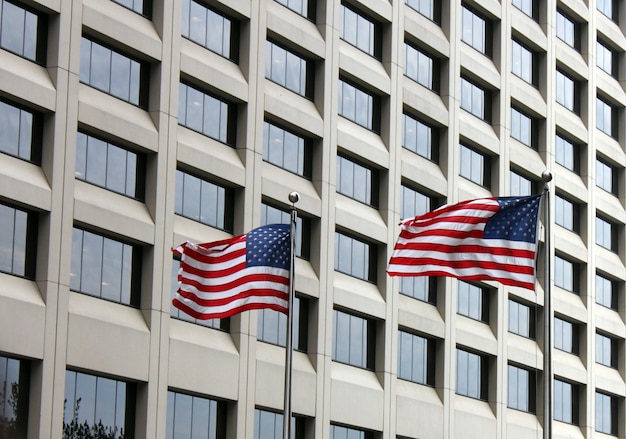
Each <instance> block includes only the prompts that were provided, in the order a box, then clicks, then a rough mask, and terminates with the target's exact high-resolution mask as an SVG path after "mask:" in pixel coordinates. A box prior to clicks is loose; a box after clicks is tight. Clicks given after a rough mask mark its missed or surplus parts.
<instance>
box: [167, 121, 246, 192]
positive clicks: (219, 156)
mask: <svg viewBox="0 0 626 439" xmlns="http://www.w3.org/2000/svg"><path fill="white" fill-rule="evenodd" d="M177 146H178V147H177V150H176V160H177V161H178V162H179V163H184V164H186V165H188V166H190V167H193V168H195V169H197V170H200V171H202V173H206V174H207V175H215V176H218V175H219V178H220V179H222V180H226V181H228V182H230V183H232V184H234V185H237V186H240V187H243V186H245V183H246V172H245V168H244V166H243V163H242V162H241V158H240V157H239V154H237V150H236V149H234V148H231V147H230V146H228V145H224V144H223V143H221V142H218V141H217V140H213V139H211V138H209V137H206V136H203V135H202V134H200V133H196V132H195V131H192V130H190V129H187V128H185V127H182V126H178V143H177Z"/></svg>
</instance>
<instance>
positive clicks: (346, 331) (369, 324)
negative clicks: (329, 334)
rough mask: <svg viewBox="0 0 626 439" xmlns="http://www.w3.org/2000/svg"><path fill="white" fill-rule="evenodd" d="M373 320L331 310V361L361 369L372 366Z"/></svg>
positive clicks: (371, 367)
mask: <svg viewBox="0 0 626 439" xmlns="http://www.w3.org/2000/svg"><path fill="white" fill-rule="evenodd" d="M374 326H375V324H374V322H373V321H372V320H368V319H366V318H363V317H359V316H356V315H352V314H348V313H346V312H343V311H338V310H334V311H333V330H334V333H333V352H332V358H333V361H338V362H340V363H345V364H349V365H351V366H356V367H360V368H363V369H373V367H374Z"/></svg>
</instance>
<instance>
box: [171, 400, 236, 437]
mask: <svg viewBox="0 0 626 439" xmlns="http://www.w3.org/2000/svg"><path fill="white" fill-rule="evenodd" d="M226 424H227V422H226V404H225V403H224V402H222V401H218V400H215V399H211V398H205V397H202V396H192V395H187V394H184V393H179V392H173V391H171V390H170V391H168V392H167V421H166V430H165V431H166V433H165V438H166V439H218V438H223V437H227V432H226Z"/></svg>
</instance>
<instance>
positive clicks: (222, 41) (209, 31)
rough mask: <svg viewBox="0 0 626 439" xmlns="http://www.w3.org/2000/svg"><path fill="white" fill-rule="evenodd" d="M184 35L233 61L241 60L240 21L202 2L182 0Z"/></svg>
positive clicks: (182, 32)
mask: <svg viewBox="0 0 626 439" xmlns="http://www.w3.org/2000/svg"><path fill="white" fill-rule="evenodd" d="M182 4H183V11H182V29H181V34H182V36H183V37H185V38H188V39H189V40H191V41H193V42H194V43H197V44H199V45H201V46H202V47H206V48H207V49H209V50H210V51H212V52H215V53H217V54H218V55H221V56H223V57H224V58H226V59H229V60H231V61H233V62H237V61H238V60H239V23H238V22H237V21H236V20H232V19H231V18H229V17H226V16H225V15H224V14H222V13H221V12H217V11H214V10H213V9H210V8H208V7H206V6H205V5H204V4H202V3H200V2H196V1H194V0H182Z"/></svg>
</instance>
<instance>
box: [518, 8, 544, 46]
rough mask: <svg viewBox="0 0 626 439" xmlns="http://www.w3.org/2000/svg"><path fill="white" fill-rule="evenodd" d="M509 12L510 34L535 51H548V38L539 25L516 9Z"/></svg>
mask: <svg viewBox="0 0 626 439" xmlns="http://www.w3.org/2000/svg"><path fill="white" fill-rule="evenodd" d="M509 10H510V11H511V21H510V23H511V28H512V34H513V36H514V37H515V38H516V39H519V40H521V41H522V42H523V43H524V44H526V45H528V46H529V47H530V48H532V49H533V50H535V51H540V52H546V51H547V50H548V37H547V36H546V34H545V33H544V30H543V29H542V27H541V25H540V24H539V23H537V22H536V21H535V20H534V19H532V18H530V17H529V16H528V15H526V14H525V13H524V12H522V11H521V10H520V9H518V8H509Z"/></svg>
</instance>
